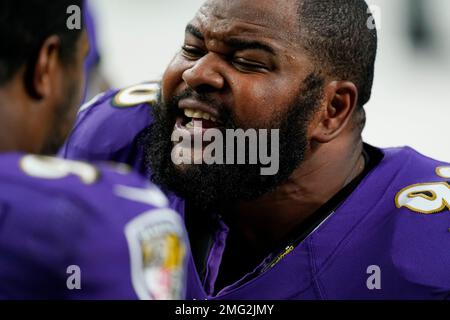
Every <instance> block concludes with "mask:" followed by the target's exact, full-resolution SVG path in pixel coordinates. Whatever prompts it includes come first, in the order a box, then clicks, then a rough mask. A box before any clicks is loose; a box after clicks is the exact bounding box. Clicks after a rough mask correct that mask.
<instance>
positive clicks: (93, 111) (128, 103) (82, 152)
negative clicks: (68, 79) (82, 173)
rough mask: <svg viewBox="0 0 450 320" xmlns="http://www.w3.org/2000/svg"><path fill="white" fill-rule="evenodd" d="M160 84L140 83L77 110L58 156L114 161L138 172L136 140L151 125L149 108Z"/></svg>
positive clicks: (107, 93) (115, 91)
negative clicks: (74, 120)
mask: <svg viewBox="0 0 450 320" xmlns="http://www.w3.org/2000/svg"><path fill="white" fill-rule="evenodd" d="M159 88H160V87H159V84H158V83H156V82H149V83H143V84H139V85H136V86H132V87H129V88H126V89H123V90H111V91H108V92H106V93H104V94H101V95H99V96H97V97H96V98H94V99H93V100H92V101H91V102H89V103H87V104H86V105H84V106H82V107H81V108H80V111H79V113H78V116H77V120H76V124H75V126H74V128H73V130H72V132H71V133H70V135H69V137H68V139H67V141H66V142H65V144H64V146H63V147H62V149H61V150H60V152H59V156H60V157H62V158H66V159H73V160H86V161H116V162H122V163H127V164H129V165H131V166H132V167H134V168H135V169H137V170H138V171H141V169H142V168H140V167H138V168H136V166H139V165H140V163H141V162H140V161H134V159H136V158H141V157H142V150H141V148H140V146H139V144H138V139H137V137H138V136H139V134H140V133H141V132H143V130H145V129H146V128H147V127H148V126H149V125H151V124H152V122H153V117H152V114H151V108H152V107H153V106H155V105H156V103H157V100H158V97H159V90H160V89H159Z"/></svg>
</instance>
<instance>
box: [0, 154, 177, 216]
mask: <svg viewBox="0 0 450 320" xmlns="http://www.w3.org/2000/svg"><path fill="white" fill-rule="evenodd" d="M0 190H1V192H0V202H2V203H3V204H4V205H6V206H8V207H10V208H14V207H17V206H19V207H21V208H22V207H28V208H29V210H25V211H24V212H25V213H26V212H30V211H33V210H31V209H33V208H35V209H38V210H40V209H41V208H43V207H47V209H46V210H44V211H45V212H47V213H48V214H52V212H54V211H55V212H57V211H60V212H59V213H57V214H61V209H62V208H63V207H64V206H67V207H68V208H70V209H71V210H74V209H75V210H78V211H80V212H81V213H83V214H82V215H80V216H82V217H85V218H88V219H96V218H98V217H99V216H100V215H101V216H102V218H105V219H109V218H108V216H109V215H110V212H114V211H117V210H120V209H121V208H122V207H123V208H128V209H129V210H128V211H130V212H134V211H137V212H144V211H146V210H149V209H150V208H152V207H157V208H158V207H159V208H161V207H165V206H166V205H167V204H168V202H167V200H166V198H165V197H164V196H163V194H162V193H161V192H160V191H159V190H158V189H157V188H156V187H155V186H153V185H152V184H151V183H150V182H148V181H147V180H146V179H145V178H143V177H141V176H140V175H138V174H136V173H134V172H132V170H131V168H129V167H128V166H126V165H122V164H114V163H102V164H97V165H94V164H90V163H87V162H81V161H73V160H65V159H60V158H56V157H47V156H39V155H31V154H21V153H10V154H3V155H1V156H0ZM141 193H142V194H141ZM133 194H134V196H132V195H133ZM144 194H146V195H147V197H148V198H147V199H146V200H145V201H138V200H136V199H140V197H139V195H141V198H142V199H145V197H144ZM126 211H127V210H125V209H124V218H125V216H126V215H127V212H126ZM86 212H89V214H85V213H86ZM61 216H62V214H61Z"/></svg>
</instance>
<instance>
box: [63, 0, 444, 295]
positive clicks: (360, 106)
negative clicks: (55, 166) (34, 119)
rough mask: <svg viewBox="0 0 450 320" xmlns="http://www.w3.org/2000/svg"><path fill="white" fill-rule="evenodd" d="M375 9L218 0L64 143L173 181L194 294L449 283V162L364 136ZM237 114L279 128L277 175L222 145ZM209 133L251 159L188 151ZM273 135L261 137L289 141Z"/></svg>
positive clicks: (79, 152) (324, 291)
mask: <svg viewBox="0 0 450 320" xmlns="http://www.w3.org/2000/svg"><path fill="white" fill-rule="evenodd" d="M373 22H374V21H373V17H372V15H371V14H370V11H369V10H368V7H367V4H366V3H365V2H364V1H363V0H333V1H330V0H282V1H273V0H261V1H254V0H236V1H221V0H208V1H207V2H206V3H205V4H204V5H203V6H202V7H201V8H200V10H199V11H198V13H197V15H196V16H195V17H194V19H193V20H192V21H191V22H190V23H189V24H188V25H187V27H186V35H185V42H184V44H183V46H182V49H181V50H180V52H179V53H178V54H177V55H176V56H175V58H174V59H173V61H172V62H171V63H170V65H169V67H168V68H167V70H166V72H165V74H164V76H163V79H162V82H161V87H160V85H159V84H158V83H147V84H141V85H137V86H135V87H131V88H127V89H124V90H112V91H109V92H107V93H106V94H104V95H102V96H100V97H98V98H97V99H96V100H95V101H94V102H93V103H91V104H90V105H88V106H87V107H85V108H84V110H82V111H81V112H80V114H79V116H78V120H77V124H76V126H75V129H74V131H73V132H72V134H71V136H70V138H69V140H68V141H67V143H66V145H65V147H64V148H63V150H62V151H61V154H62V155H63V156H65V157H67V158H73V159H90V160H116V161H123V162H125V163H127V164H129V165H132V166H133V167H135V168H136V169H138V170H140V171H141V172H142V173H145V174H147V176H148V177H149V178H151V179H153V181H154V182H156V183H158V184H159V185H160V186H162V187H164V188H165V190H167V193H168V195H169V201H170V203H171V206H172V208H174V209H176V210H178V211H179V212H180V213H182V214H183V216H184V217H185V221H186V225H187V230H188V233H189V237H190V243H191V246H192V259H191V260H190V264H189V266H190V270H189V275H188V298H196V299H446V298H449V297H450V232H449V228H450V213H449V209H450V186H449V184H448V181H449V180H450V166H449V165H448V164H446V163H443V162H440V161H437V160H433V159H430V158H427V157H425V156H423V155H421V154H419V153H418V152H416V151H414V150H412V149H411V148H408V147H405V148H391V149H380V148H376V147H373V146H370V145H368V144H365V143H364V142H363V140H362V137H361V133H362V131H363V129H364V125H365V120H366V116H365V111H364V105H365V104H366V103H367V102H368V101H369V99H370V96H371V90H372V82H373V77H374V64H375V57H376V51H377V31H376V29H375V28H374V24H373ZM392 108H395V106H392ZM388 116H389V115H386V117H388ZM405 117H407V115H405ZM405 121H406V120H405ZM196 127H197V128H196ZM417 127H418V128H420V126H419V125H418V126H417ZM237 128H241V129H243V130H246V131H249V129H255V130H257V129H269V130H279V150H278V151H279V153H278V154H274V153H272V156H274V155H275V156H279V170H278V172H277V173H276V174H274V175H271V176H267V175H261V173H260V169H261V167H264V166H265V165H266V163H263V161H262V160H261V158H260V159H259V162H258V163H257V164H256V165H255V164H252V163H249V162H248V159H247V156H249V155H250V153H249V152H244V153H242V154H240V155H238V154H234V153H233V152H234V151H235V148H233V147H232V148H222V147H223V146H225V145H227V144H228V143H229V142H230V141H229V140H231V139H235V136H234V135H232V136H227V135H226V133H225V130H227V132H229V131H228V130H232V132H233V131H235V129H237ZM210 129H211V130H210ZM217 132H219V133H221V134H222V136H220V135H218V136H217ZM210 133H211V135H210V137H211V136H212V133H214V137H216V139H215V140H214V144H215V145H216V146H217V147H216V148H215V151H216V155H218V154H221V155H222V154H223V155H225V154H227V155H228V156H230V157H229V158H227V163H228V160H229V159H231V160H235V158H236V155H237V156H239V157H241V159H246V160H247V162H246V164H230V163H228V164H225V162H222V163H220V161H217V162H215V163H213V164H211V163H207V162H202V161H200V163H193V164H192V163H189V160H191V157H190V156H186V157H185V155H189V154H190V155H192V154H194V158H195V159H200V160H201V157H197V158H196V157H195V153H196V151H199V149H200V151H201V152H200V156H201V155H202V153H203V155H204V154H206V153H207V151H210V150H211V147H210V144H208V143H206V142H207V140H206V139H205V141H202V138H203V137H205V136H206V135H207V134H210ZM424 134H426V133H424ZM185 136H187V137H188V138H193V140H194V139H197V138H198V139H200V144H198V145H197V146H196V145H195V143H194V145H192V144H185V142H186V140H187V139H184V138H185ZM180 137H182V138H183V141H179V138H180ZM219 138H222V141H225V140H226V142H227V143H226V144H225V143H223V145H222V146H218V145H220V144H219V143H218V142H217V141H220V139H219ZM242 138H243V139H242ZM245 139H247V141H252V140H251V139H250V138H248V137H242V135H241V140H245ZM443 139H444V138H443ZM209 141H212V140H211V139H210V140H209ZM256 141H257V142H256ZM261 141H262V140H259V141H258V140H253V144H251V143H248V144H247V146H248V147H249V148H254V147H255V144H257V143H258V145H259V148H260V149H264V150H266V151H267V150H271V147H272V146H273V145H274V144H275V142H276V140H273V141H271V143H269V144H268V145H266V144H264V143H263V144H262V146H261ZM212 144H213V143H211V145H212ZM174 145H175V146H174ZM443 145H444V146H445V141H443ZM199 147H200V148H199ZM202 147H203V149H201V148H202ZM246 150H250V149H246ZM180 151H181V152H180ZM275 153H276V152H275ZM177 154H182V155H183V158H184V159H183V161H182V162H177V161H178V160H179V159H178V160H177V159H175V160H177V161H174V158H173V155H177ZM217 159H219V160H223V157H222V158H221V157H219V156H217ZM185 160H187V161H185Z"/></svg>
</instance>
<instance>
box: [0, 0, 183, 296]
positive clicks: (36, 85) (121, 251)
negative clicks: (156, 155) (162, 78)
mask: <svg viewBox="0 0 450 320" xmlns="http://www.w3.org/2000/svg"><path fill="white" fill-rule="evenodd" d="M74 6H75V7H74ZM69 7H70V8H72V9H71V10H68V8H69ZM74 8H75V11H73V9H74ZM77 8H79V9H81V10H82V1H77V0H58V1H56V0H55V1H49V0H45V1H44V0H26V1H25V0H2V1H1V2H0V299H137V298H140V299H180V298H183V297H184V289H185V282H184V279H185V268H184V261H185V255H186V254H187V247H186V239H185V233H184V229H183V227H182V223H181V220H180V218H179V217H178V215H177V214H176V213H175V212H173V211H172V210H170V209H168V208H167V204H168V202H167V198H166V197H165V196H164V195H163V194H162V193H161V192H160V191H159V190H158V189H157V188H156V187H154V186H152V185H151V184H149V183H148V181H145V180H142V179H141V178H140V177H138V176H137V175H134V174H131V173H130V172H129V171H130V170H129V169H128V167H124V166H118V165H111V166H106V165H99V166H94V165H91V164H87V163H82V162H75V161H66V160H62V159H57V158H54V157H50V156H44V155H52V154H54V153H55V152H56V150H57V149H58V148H59V147H60V144H61V142H62V141H64V139H65V137H66V135H67V133H68V131H69V129H70V127H71V126H72V123H73V120H74V119H75V115H76V109H77V107H78V106H79V103H80V101H81V98H82V95H83V82H84V60H85V58H86V55H87V52H88V49H89V48H88V41H87V34H86V32H85V31H84V29H83V28H81V27H80V28H79V29H77V28H75V29H74V30H70V29H69V28H68V26H67V25H68V24H67V21H68V19H70V17H72V18H73V16H71V15H70V14H68V13H67V12H69V11H70V12H72V15H73V14H75V15H76V14H77V12H81V11H80V10H78V11H77ZM75 18H76V16H75ZM80 19H81V18H80ZM26 153H34V154H40V155H32V154H26Z"/></svg>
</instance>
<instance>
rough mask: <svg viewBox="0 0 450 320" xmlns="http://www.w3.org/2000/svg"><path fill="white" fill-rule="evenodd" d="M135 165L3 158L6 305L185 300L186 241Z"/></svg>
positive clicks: (1, 273)
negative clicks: (46, 301)
mask: <svg viewBox="0 0 450 320" xmlns="http://www.w3.org/2000/svg"><path fill="white" fill-rule="evenodd" d="M167 204H168V203H167V198H166V197H165V196H164V195H163V194H162V193H161V192H160V191H159V190H158V189H157V188H156V187H154V186H152V185H151V184H150V183H148V182H147V181H146V180H144V179H142V178H141V177H139V176H138V175H136V174H131V173H130V172H129V168H128V167H126V166H123V165H122V166H117V165H116V166H105V165H102V166H93V165H90V164H87V163H82V162H76V161H68V160H62V159H57V158H51V157H42V156H34V155H25V154H18V153H11V154H2V155H0V299H14V300H15V299H20V300H22V299H58V300H59V299H137V298H140V299H180V298H183V297H184V290H185V260H186V259H185V255H186V253H187V252H188V251H187V250H188V249H187V247H186V243H187V239H186V235H185V232H184V228H183V226H182V221H181V219H180V218H179V215H178V214H176V213H175V212H173V211H172V210H169V209H168V208H167Z"/></svg>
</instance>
